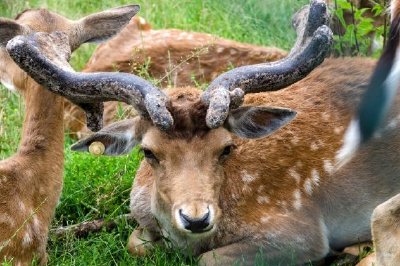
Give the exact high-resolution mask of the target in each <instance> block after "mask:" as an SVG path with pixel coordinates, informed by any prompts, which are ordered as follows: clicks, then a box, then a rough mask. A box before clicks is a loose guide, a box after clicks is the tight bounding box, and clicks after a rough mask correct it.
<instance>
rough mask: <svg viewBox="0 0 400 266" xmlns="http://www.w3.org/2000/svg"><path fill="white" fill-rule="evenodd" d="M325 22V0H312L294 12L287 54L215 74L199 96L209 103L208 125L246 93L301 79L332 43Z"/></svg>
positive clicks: (216, 124)
mask: <svg viewBox="0 0 400 266" xmlns="http://www.w3.org/2000/svg"><path fill="white" fill-rule="evenodd" d="M327 23H328V14H327V8H326V4H325V1H323V0H312V1H311V3H310V5H309V6H307V7H305V8H303V9H302V10H301V11H299V12H298V13H297V15H296V16H295V19H294V26H295V27H296V31H297V35H298V38H297V41H296V44H295V45H294V47H293V49H292V50H291V52H290V53H289V55H288V56H287V57H286V58H284V59H282V60H280V61H277V62H272V63H264V64H257V65H250V66H243V67H238V68H235V69H233V70H230V71H228V72H225V73H224V74H222V75H220V76H219V77H217V78H216V79H215V80H214V81H213V82H212V83H211V84H210V85H209V87H208V88H207V90H206V91H205V92H204V93H203V95H202V100H203V101H204V102H205V103H206V104H208V105H209V108H208V111H207V117H206V122H207V126H208V127H210V128H217V127H219V126H221V125H222V124H223V123H224V121H225V119H226V117H227V116H228V112H229V109H230V108H232V109H234V108H237V107H238V106H239V105H240V104H241V103H242V102H243V97H244V94H245V93H250V92H262V91H275V90H279V89H282V88H284V87H286V86H288V85H291V84H293V83H295V82H297V81H299V80H301V79H302V78H304V77H305V76H306V75H308V73H310V72H311V71H312V70H313V69H314V68H315V67H316V66H318V65H319V64H321V63H322V62H323V60H324V59H325V57H326V56H327V55H328V53H329V49H330V46H331V44H332V31H331V30H330V29H329V27H327V26H326V24H327Z"/></svg>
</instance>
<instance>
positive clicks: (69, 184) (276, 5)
mask: <svg viewBox="0 0 400 266" xmlns="http://www.w3.org/2000/svg"><path fill="white" fill-rule="evenodd" d="M307 2H308V1H307V0H301V1H300V0H281V1H276V0H246V1H243V0H219V1H216V0H193V1H189V0H177V1H171V0H154V1H136V3H139V4H141V6H142V10H141V11H140V15H141V16H143V17H144V18H145V19H146V20H147V21H148V22H149V23H151V24H152V25H153V27H154V28H180V29H185V30H193V31H203V32H208V33H213V34H216V35H219V36H222V37H226V38H230V39H234V40H238V41H244V42H249V43H255V44H262V45H274V46H277V47H281V48H284V49H290V47H291V45H292V43H293V42H294V38H295V33H294V31H293V30H291V19H290V18H291V15H292V14H293V13H294V11H295V10H297V9H298V8H299V7H300V6H302V5H304V4H305V3H307ZM128 3H132V2H131V1H125V0H121V1H116V0H113V1H106V0H101V1H88V0H86V1H83V0H71V1H60V0H30V1H26V0H2V1H0V16H3V17H10V18H11V17H14V16H15V15H16V14H17V13H18V12H20V11H22V10H23V9H24V8H32V7H46V8H49V9H51V10H57V11H58V12H59V13H61V14H63V15H65V16H67V17H70V18H74V19H77V18H79V17H81V16H83V15H85V14H90V13H92V12H96V11H100V10H103V9H106V8H110V7H115V6H119V5H123V4H128ZM94 48H95V46H94V45H84V46H83V47H81V48H80V49H79V50H78V51H77V52H76V53H75V54H74V56H73V59H72V65H73V66H74V68H75V69H81V68H82V67H83V66H84V64H85V62H86V61H87V60H88V58H89V57H90V55H91V53H92V52H93V50H94ZM0 63H1V62H0ZM22 105H23V104H22V103H21V98H20V97H18V96H17V95H15V94H12V93H10V92H8V91H6V90H5V88H3V87H1V86H0V159H4V158H7V157H8V156H10V155H11V154H13V153H14V152H15V151H16V149H17V146H18V141H19V136H20V129H21V124H22V119H23V106H22ZM71 144H72V140H71V139H69V138H67V140H66V145H65V153H66V161H65V181H64V189H63V194H62V197H61V201H60V204H59V205H58V207H57V210H56V216H55V219H54V222H53V226H54V227H56V226H60V225H68V224H75V223H79V222H82V221H87V220H92V219H98V218H102V217H106V218H112V217H116V216H118V215H120V214H124V213H127V212H129V208H128V205H129V192H130V187H131V184H132V180H133V177H134V175H135V172H136V169H137V167H138V165H139V162H140V160H141V155H140V154H139V153H138V152H137V151H134V152H133V153H132V154H130V155H128V156H123V157H119V158H104V157H93V156H90V155H84V154H79V153H73V152H71V151H69V148H68V147H69V146H70V145H71ZM132 230H133V226H132V225H128V224H121V225H120V226H119V227H118V228H117V229H115V230H114V231H112V232H102V233H98V234H93V235H90V236H89V237H88V238H86V239H75V238H73V237H69V238H66V239H63V240H59V239H55V238H54V237H51V239H50V241H49V246H48V252H49V255H50V265H195V264H196V260H195V259H194V258H184V257H183V256H182V255H181V254H180V253H179V252H178V251H174V250H171V249H166V248H164V249H161V248H159V249H156V251H155V252H154V253H153V254H152V255H151V256H148V257H145V258H141V259H136V258H132V257H131V256H129V254H128V253H127V251H126V249H125V245H126V241H127V238H128V236H129V234H130V233H131V232H132Z"/></svg>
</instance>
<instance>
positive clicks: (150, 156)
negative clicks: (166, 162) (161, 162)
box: [142, 149, 158, 162]
mask: <svg viewBox="0 0 400 266" xmlns="http://www.w3.org/2000/svg"><path fill="white" fill-rule="evenodd" d="M142 151H143V154H144V157H145V158H146V159H148V160H153V161H156V162H158V159H157V157H156V156H155V155H154V153H153V152H152V151H151V150H149V149H142Z"/></svg>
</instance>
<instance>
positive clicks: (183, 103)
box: [7, 0, 332, 236]
mask: <svg viewBox="0 0 400 266" xmlns="http://www.w3.org/2000/svg"><path fill="white" fill-rule="evenodd" d="M326 23H327V13H326V6H325V4H324V2H323V1H321V0H313V1H312V2H311V5H310V7H309V8H307V9H304V10H303V11H302V13H301V15H299V16H297V19H296V20H295V23H294V24H295V26H296V30H297V34H298V39H297V42H296V45H295V47H294V48H293V49H292V51H291V52H290V54H289V55H288V57H287V58H285V59H283V60H280V61H278V62H274V63H265V64H258V65H251V66H244V67H240V68H236V69H233V70H231V71H229V72H226V73H225V74H222V75H221V76H219V77H218V78H217V79H215V80H214V81H213V82H212V83H211V84H210V86H209V87H208V89H207V90H206V91H205V92H204V93H201V92H200V91H199V90H196V89H190V88H186V89H172V90H168V91H165V92H163V91H161V90H159V89H158V88H156V87H154V86H153V85H152V84H150V83H149V82H147V81H145V80H143V79H141V78H139V77H136V76H134V75H131V74H125V73H91V74H89V73H74V72H72V71H70V70H69V69H66V68H64V69H63V68H60V67H58V66H57V65H56V64H54V63H53V62H52V61H51V60H49V58H48V57H49V56H44V55H42V54H41V53H40V51H39V50H38V49H36V48H35V45H34V42H32V41H31V39H30V38H27V37H19V38H16V39H14V40H12V41H11V42H9V43H8V45H7V50H8V52H9V53H10V55H11V57H12V58H13V59H14V60H15V62H17V64H18V65H19V66H20V67H21V68H22V69H24V70H25V71H27V72H28V73H29V75H31V76H32V77H33V78H34V79H35V80H36V81H37V82H39V83H40V84H42V85H44V86H46V87H47V88H48V89H50V90H51V91H53V92H55V93H58V94H61V95H63V96H65V97H67V98H69V99H70V100H72V101H73V102H76V103H79V104H80V105H81V106H82V105H88V104H98V102H102V101H109V100H118V101H123V102H126V103H128V104H131V105H133V106H134V107H135V108H136V109H137V110H138V112H139V114H140V116H138V117H136V118H134V119H130V120H125V121H121V122H117V123H114V124H112V125H110V126H108V127H105V128H103V129H102V130H100V131H99V132H97V133H95V134H93V135H92V136H90V137H88V138H87V139H84V140H82V141H80V142H78V143H77V144H75V145H74V146H73V147H72V149H73V150H76V151H89V147H90V146H91V145H92V144H93V143H98V142H100V143H101V145H104V154H106V155H120V154H126V153H128V152H130V151H131V149H132V148H133V147H134V146H136V145H138V144H140V146H141V149H142V150H143V152H144V156H145V158H146V159H145V163H144V164H146V165H147V166H150V169H151V170H150V171H151V174H152V175H153V176H154V179H155V183H154V187H153V195H152V205H153V206H152V208H153V212H154V213H155V215H156V217H157V218H159V220H160V221H161V222H162V223H164V224H166V225H168V224H172V225H173V228H175V229H177V230H178V231H180V232H181V233H182V234H188V235H192V234H196V235H197V236H199V235H200V234H201V235H203V236H206V235H208V234H209V233H210V232H212V231H213V229H214V228H216V227H217V226H218V220H219V217H220V216H221V210H220V207H219V200H220V196H221V195H220V188H221V186H222V184H223V181H224V179H225V177H226V174H227V173H226V172H227V171H229V170H228V169H227V168H226V164H227V163H228V162H229V160H230V159H231V158H233V157H235V156H240V143H241V142H242V141H243V140H242V139H253V138H261V137H265V136H267V135H269V134H272V133H273V132H274V131H276V130H278V129H279V128H281V127H282V126H284V125H285V124H286V123H288V122H289V121H291V120H292V119H293V118H294V117H295V115H296V112H295V111H293V110H290V109H285V108H278V107H268V106H241V104H242V102H243V97H244V95H245V94H246V93H251V92H261V91H274V90H278V89H281V88H284V87H285V86H288V85H289V84H292V83H294V82H296V81H298V80H300V79H302V78H304V77H305V76H306V75H307V74H308V73H309V72H311V71H312V70H313V69H314V68H315V67H316V66H318V65H319V64H320V63H321V62H322V61H323V60H324V58H325V56H326V55H327V54H328V51H329V47H330V44H331V40H332V36H331V31H330V29H329V28H328V27H327V26H326V25H325V24H326ZM32 62H34V63H32ZM60 88H64V89H62V90H61V89H60ZM92 111H93V109H92ZM95 111H96V110H95ZM97 111H98V110H97ZM94 113H96V112H94ZM91 122H93V121H91ZM91 122H90V121H89V126H90V127H92V128H96V127H98V125H96V124H90V123H91Z"/></svg>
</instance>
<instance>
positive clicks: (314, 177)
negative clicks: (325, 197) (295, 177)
mask: <svg viewBox="0 0 400 266" xmlns="http://www.w3.org/2000/svg"><path fill="white" fill-rule="evenodd" d="M311 178H312V181H313V183H314V185H315V186H318V185H319V179H320V178H319V174H318V171H317V170H316V169H312V170H311Z"/></svg>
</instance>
